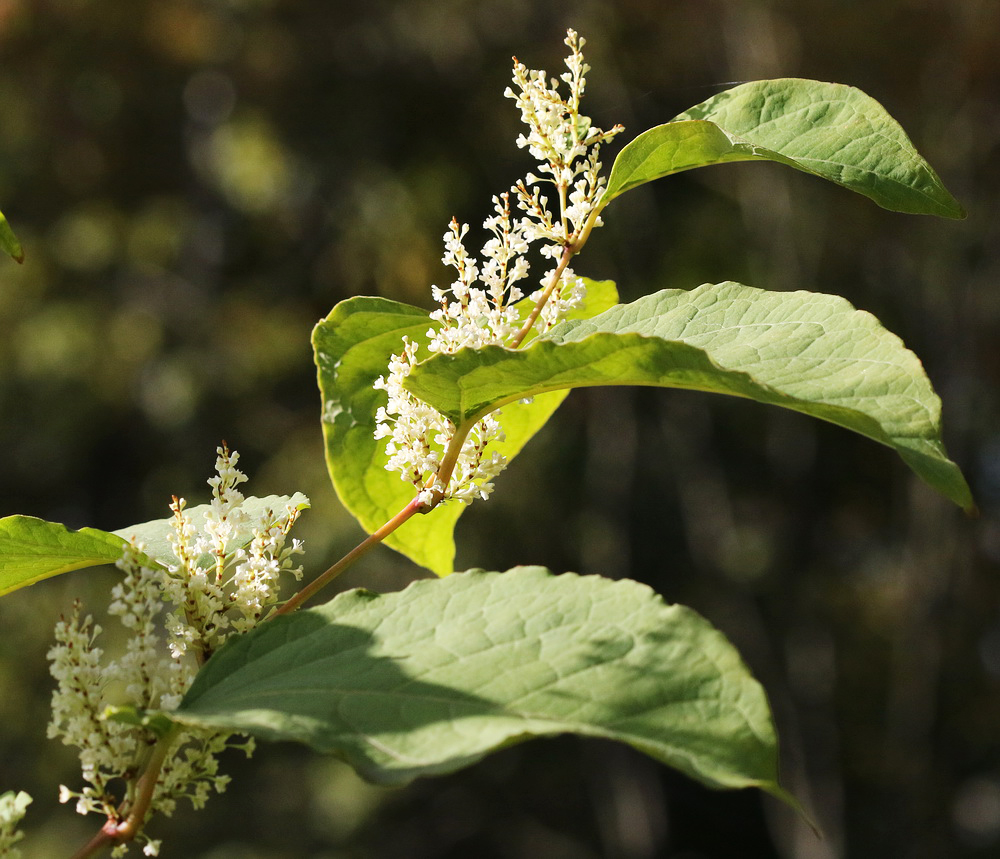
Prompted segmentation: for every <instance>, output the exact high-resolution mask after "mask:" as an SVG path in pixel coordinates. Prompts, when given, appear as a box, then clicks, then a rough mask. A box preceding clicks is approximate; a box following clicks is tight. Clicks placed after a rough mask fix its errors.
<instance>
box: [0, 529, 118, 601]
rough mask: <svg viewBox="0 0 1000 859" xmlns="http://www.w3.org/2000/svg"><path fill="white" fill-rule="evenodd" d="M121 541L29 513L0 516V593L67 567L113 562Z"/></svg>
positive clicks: (30, 583)
mask: <svg viewBox="0 0 1000 859" xmlns="http://www.w3.org/2000/svg"><path fill="white" fill-rule="evenodd" d="M124 544H125V541H124V540H123V539H122V538H121V537H120V536H118V535H115V534H109V533H107V532H106V531H98V530H97V529H96V528H81V529H80V530H79V531H71V530H70V529H69V528H67V527H66V526H65V525H60V524H59V523H58V522H46V521H45V520H44V519H36V518H35V517H33V516H7V517H5V518H3V519H0V595H3V594H8V593H10V592H11V591H16V590H17V589H18V588H23V587H25V586H27V585H33V584H34V583H35V582H40V581H41V580H42V579H47V578H49V577H51V576H58V575H59V574H61V573H68V572H70V570H79V569H82V568H83V567H96V566H100V565H101V564H113V563H115V561H117V560H118V559H119V558H120V557H121V556H122V547H123V546H124Z"/></svg>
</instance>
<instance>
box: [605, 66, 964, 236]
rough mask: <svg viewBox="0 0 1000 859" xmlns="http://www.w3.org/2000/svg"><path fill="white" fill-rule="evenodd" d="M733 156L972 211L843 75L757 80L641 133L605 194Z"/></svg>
mask: <svg viewBox="0 0 1000 859" xmlns="http://www.w3.org/2000/svg"><path fill="white" fill-rule="evenodd" d="M730 161H776V162H778V163H780V164H786V165H788V166H789V167H794V168H796V169H797V170H802V171H803V172H805V173H811V174H812V175H814V176H820V177H822V178H823V179H829V180H830V181H831V182H836V183H837V184H838V185H843V186H844V187H845V188H849V189H850V190H852V191H857V192H858V193H859V194H864V195H865V196H866V197H870V198H871V199H872V200H874V201H875V202H876V203H878V205H880V206H882V207H883V208H886V209H891V210H893V211H896V212H910V213H914V214H927V215H940V216H941V217H945V218H964V217H965V212H964V211H963V209H962V207H961V206H960V205H959V203H958V202H957V201H956V200H955V198H954V197H952V195H951V194H950V193H949V192H948V190H947V189H946V188H945V187H944V185H943V184H942V182H941V180H940V179H939V178H938V175H937V174H936V173H935V172H934V170H933V168H932V167H931V166H930V165H929V164H928V163H927V162H926V161H925V160H924V159H923V158H922V157H921V156H920V154H919V153H918V152H917V150H916V149H915V148H914V146H913V144H912V143H911V142H910V139H909V138H908V137H907V136H906V132H905V131H903V129H902V127H901V126H900V125H899V123H898V122H896V120H894V119H893V118H892V117H891V116H890V115H889V114H888V113H887V112H886V110H885V108H884V107H882V105H881V104H879V103H878V102H877V101H875V99H873V98H872V97H871V96H869V95H866V94H865V93H863V92H862V91H861V90H859V89H855V88H854V87H849V86H844V85H843V84H832V83H822V82H820V81H809V80H801V79H798V78H784V79H779V80H770V81H752V82H751V83H746V84H742V85H740V86H737V87H734V88H732V89H729V90H726V91H725V92H721V93H719V94H718V95H716V96H714V97H712V98H710V99H708V100H707V101H705V102H702V103H701V104H699V105H696V106H695V107H692V108H691V109H690V110H688V111H686V112H684V113H682V114H681V115H680V116H678V117H676V118H675V119H674V120H673V121H671V122H668V123H667V124H665V125H659V126H657V127H656V128H651V129H650V130H649V131H646V132H644V133H643V134H640V135H639V136H638V137H637V138H636V139H635V140H633V141H632V142H631V143H629V144H628V145H627V146H626V147H625V148H624V149H622V151H621V152H620V153H619V154H618V157H617V158H616V159H615V163H614V165H613V167H612V169H611V175H610V177H609V179H608V187H607V190H606V191H605V194H604V200H605V202H610V201H611V200H613V199H614V198H615V197H617V196H619V195H620V194H623V193H624V192H625V191H627V190H629V189H630V188H634V187H636V186H637V185H641V184H643V183H645V182H651V181H652V180H653V179H658V178H660V177H661V176H668V175H670V174H671V173H678V172H680V171H682V170H690V169H692V168H694V167H705V166H708V165H711V164H724V163H726V162H730Z"/></svg>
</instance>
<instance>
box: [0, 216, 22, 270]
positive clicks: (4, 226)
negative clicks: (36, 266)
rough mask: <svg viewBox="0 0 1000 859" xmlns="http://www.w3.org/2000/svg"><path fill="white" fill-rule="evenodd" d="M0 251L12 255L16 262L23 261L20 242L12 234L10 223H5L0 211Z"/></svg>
mask: <svg viewBox="0 0 1000 859" xmlns="http://www.w3.org/2000/svg"><path fill="white" fill-rule="evenodd" d="M0 251H3V252H4V253H5V254H7V255H8V256H10V257H13V258H14V259H15V260H16V261H17V262H24V251H23V250H22V248H21V243H20V242H19V241H18V240H17V236H15V235H14V231H13V230H12V229H11V228H10V224H8V223H7V219H6V218H5V217H4V216H3V212H0Z"/></svg>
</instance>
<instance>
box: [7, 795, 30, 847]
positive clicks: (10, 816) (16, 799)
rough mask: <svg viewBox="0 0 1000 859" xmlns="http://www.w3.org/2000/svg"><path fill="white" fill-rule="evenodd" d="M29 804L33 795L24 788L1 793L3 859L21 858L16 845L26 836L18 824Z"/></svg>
mask: <svg viewBox="0 0 1000 859" xmlns="http://www.w3.org/2000/svg"><path fill="white" fill-rule="evenodd" d="M29 805H31V797H30V796H28V794H26V793H25V792H24V791H23V790H22V791H19V792H18V793H14V791H12V790H11V791H7V793H5V794H2V795H0V857H3V859H21V851H20V850H18V849H17V848H16V847H15V846H14V845H15V844H17V842H18V841H20V840H21V839H22V838H24V833H23V832H21V831H19V830H18V826H19V824H20V823H21V820H22V819H23V818H24V814H25V812H26V811H27V810H28V806H29Z"/></svg>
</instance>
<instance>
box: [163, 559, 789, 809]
mask: <svg viewBox="0 0 1000 859" xmlns="http://www.w3.org/2000/svg"><path fill="white" fill-rule="evenodd" d="M168 715H170V716H171V717H172V718H174V719H176V720H177V721H179V722H181V723H182V724H185V725H191V726H196V727H205V728H216V729H222V730H226V731H247V732H250V733H252V734H255V735H257V736H258V737H263V738H265V739H273V740H298V741H300V742H303V743H307V744H308V745H310V746H312V747H313V748H315V749H317V750H319V751H322V752H328V753H332V754H336V755H338V756H340V757H342V758H344V759H345V760H347V761H348V763H350V764H351V765H352V766H354V767H355V768H356V769H357V770H358V771H359V772H360V773H361V774H362V775H364V776H365V777H366V778H368V779H371V780H373V781H378V782H383V783H388V784H400V783H405V782H407V781H410V780H411V779H413V778H416V777H418V776H426V775H435V774H439V773H447V772H452V771H454V770H457V769H459V768H461V767H464V766H467V765H469V764H472V763H475V762H476V761H478V760H480V759H481V758H482V757H483V756H485V755H486V754H488V753H489V752H491V751H494V750H496V749H500V748H503V747H505V746H509V745H512V744H514V743H519V742H523V741H525V740H528V739H531V738H533V737H543V736H553V735H555V734H562V733H575V734H580V735H583V736H588V737H602V738H606V739H612V740H617V741H620V742H623V743H628V744H629V745H631V746H634V747H635V748H637V749H639V750H641V751H642V752H645V753H646V754H648V755H650V756H652V757H653V758H655V759H656V760H658V761H661V762H662V763H665V764H668V765H670V766H672V767H675V768H677V769H679V770H680V771H681V772H684V773H686V774H687V775H689V776H691V777H693V778H696V779H698V780H699V781H701V782H703V783H705V784H707V785H709V786H711V787H716V788H723V787H725V788H738V787H759V788H762V789H764V790H766V791H768V792H770V793H773V794H775V795H777V796H780V797H782V798H784V799H790V798H789V797H788V796H787V794H785V792H784V791H783V790H782V789H781V788H780V787H779V786H778V784H777V740H776V737H775V732H774V726H773V723H772V719H771V714H770V710H769V707H768V703H767V699H766V698H765V696H764V692H763V690H762V689H761V687H760V685H759V684H758V683H757V682H756V681H755V680H754V679H753V677H752V676H751V675H750V673H749V671H748V670H747V668H746V666H745V665H744V664H743V662H742V661H741V659H740V657H739V655H738V654H737V653H736V651H735V650H734V648H733V647H732V645H731V644H730V643H729V642H728V641H727V640H726V638H725V637H724V636H723V635H722V634H721V633H719V632H718V631H716V630H715V629H713V628H712V627H711V626H710V625H709V624H708V622H707V621H705V620H704V619H703V618H701V617H700V616H698V615H697V614H695V613H694V612H693V611H691V610H690V609H688V608H685V607H683V606H671V605H667V604H665V603H664V602H663V600H662V599H661V598H660V597H659V596H658V595H657V594H655V593H654V592H653V591H652V590H650V588H648V587H646V586H645V585H640V584H638V583H636V582H633V581H628V580H625V581H611V580H609V579H604V578H600V577H598V576H585V577H581V576H577V575H574V574H566V575H561V576H553V575H552V574H551V573H549V572H548V571H547V570H545V569H542V568H541V567H519V568H515V569H513V570H510V571H508V572H506V573H486V572H483V571H481V570H476V571H471V572H468V573H459V574H456V575H453V576H450V577H448V578H446V579H444V580H434V579H430V580H423V581H418V582H415V583H414V584H412V585H410V586H409V587H408V588H407V589H406V590H404V591H401V592H399V593H391V594H385V595H377V594H373V593H370V592H367V591H361V590H354V591H349V592H347V593H344V594H341V595H339V596H337V597H335V598H334V599H333V600H332V601H331V602H329V603H327V604H326V605H325V606H322V607H320V608H316V609H311V610H308V611H304V612H301V613H299V614H296V615H293V616H289V617H281V618H277V619H275V620H274V621H270V622H268V623H265V624H263V625H262V626H260V627H258V628H257V629H255V630H254V631H253V632H251V633H250V634H249V635H247V636H245V637H242V638H240V639H237V640H234V641H232V642H231V643H229V644H227V645H226V646H225V647H224V648H223V649H221V650H220V651H219V652H218V653H217V654H216V655H215V656H213V657H212V659H211V660H210V661H209V662H208V663H207V664H206V666H205V667H204V669H203V670H202V671H201V673H200V674H199V675H198V677H197V678H196V680H195V683H194V685H193V686H192V687H191V690H190V691H189V692H188V694H187V695H186V696H185V698H184V701H183V703H182V704H181V707H180V710H179V711H176V712H172V713H170V714H168ZM791 801H792V802H794V800H791Z"/></svg>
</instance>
